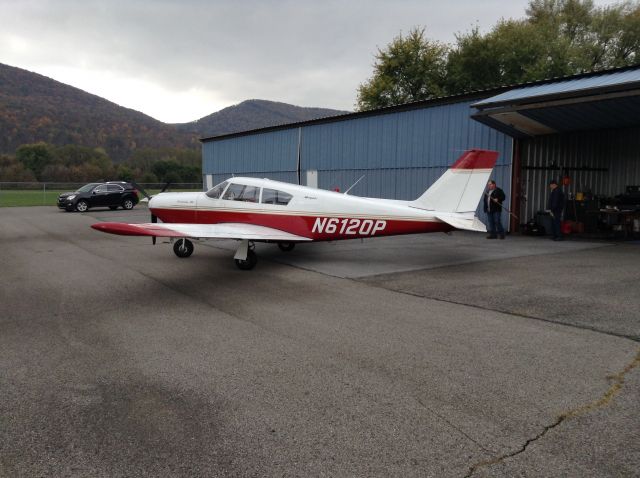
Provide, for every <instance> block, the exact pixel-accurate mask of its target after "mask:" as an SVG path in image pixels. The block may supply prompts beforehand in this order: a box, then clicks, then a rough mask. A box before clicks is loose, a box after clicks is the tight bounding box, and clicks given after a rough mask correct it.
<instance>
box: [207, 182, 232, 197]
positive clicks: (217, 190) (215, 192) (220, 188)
mask: <svg viewBox="0 0 640 478" xmlns="http://www.w3.org/2000/svg"><path fill="white" fill-rule="evenodd" d="M227 184H229V183H228V182H227V181H224V182H221V183H220V184H218V185H217V186H214V187H212V188H211V189H209V190H208V191H207V192H206V194H207V196H209V197H210V198H211V199H220V196H222V193H223V192H224V190H225V188H226V187H227Z"/></svg>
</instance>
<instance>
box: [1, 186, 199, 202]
mask: <svg viewBox="0 0 640 478" xmlns="http://www.w3.org/2000/svg"><path fill="white" fill-rule="evenodd" d="M85 184H86V183H55V182H44V183H39V182H0V207H6V206H55V205H56V201H57V199H58V195H59V194H60V193H63V192H66V191H75V190H77V189H78V188H80V187H82V186H84V185H85ZM138 184H139V185H140V187H142V188H144V190H145V191H146V192H147V193H148V194H156V193H158V192H160V191H161V190H162V188H163V187H164V186H165V183H138ZM202 190H203V188H202V183H176V184H170V185H169V187H168V188H167V191H202Z"/></svg>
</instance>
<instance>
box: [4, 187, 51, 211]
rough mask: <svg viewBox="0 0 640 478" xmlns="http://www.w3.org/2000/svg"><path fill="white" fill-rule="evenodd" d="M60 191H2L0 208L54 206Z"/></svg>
mask: <svg viewBox="0 0 640 478" xmlns="http://www.w3.org/2000/svg"><path fill="white" fill-rule="evenodd" d="M60 192H61V191H42V190H35V191H29V190H16V191H14V190H2V191H0V207H7V206H55V205H56V201H57V200H58V194H60Z"/></svg>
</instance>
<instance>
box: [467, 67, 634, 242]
mask: <svg viewBox="0 0 640 478" xmlns="http://www.w3.org/2000/svg"><path fill="white" fill-rule="evenodd" d="M473 106H474V107H475V108H476V113H475V114H474V115H473V118H474V119H476V120H478V121H480V122H482V123H485V124H487V125H489V126H491V127H493V128H495V129H498V130H499V131H502V132H504V133H507V134H509V135H510V136H512V137H513V138H514V139H515V144H514V160H513V161H514V163H513V177H512V191H513V194H512V200H511V209H512V211H514V212H516V213H519V214H517V215H518V217H519V220H518V221H515V220H513V222H512V230H517V229H518V226H519V225H522V224H524V223H526V222H529V221H530V220H532V219H537V220H538V222H541V221H544V215H543V214H539V212H540V211H544V209H545V208H546V203H547V198H548V194H549V187H548V184H549V181H551V180H552V179H555V180H557V181H558V183H559V184H560V185H561V187H562V188H563V191H564V192H565V197H566V199H567V202H566V207H565V213H564V217H565V219H567V220H570V221H572V225H573V229H574V230H575V231H584V232H598V231H599V230H600V231H602V230H605V229H607V228H608V230H610V231H611V230H613V231H617V230H619V231H621V232H622V233H623V235H624V236H625V237H626V236H628V235H629V234H634V233H636V234H637V233H638V232H639V231H637V230H638V229H639V228H640V67H633V68H624V69H617V70H608V71H606V72H600V73H592V74H587V75H579V76H575V77H568V78H564V79H561V80H555V81H545V82H539V83H533V84H530V85H527V86H523V87H519V88H515V89H512V90H509V91H507V92H505V93H502V94H499V95H497V96H494V97H492V98H488V99H486V100H482V101H480V102H477V103H475V104H474V105H473Z"/></svg>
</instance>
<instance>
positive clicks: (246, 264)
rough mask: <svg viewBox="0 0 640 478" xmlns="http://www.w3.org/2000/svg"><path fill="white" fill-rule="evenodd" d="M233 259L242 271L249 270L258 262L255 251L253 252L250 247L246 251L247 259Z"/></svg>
mask: <svg viewBox="0 0 640 478" xmlns="http://www.w3.org/2000/svg"><path fill="white" fill-rule="evenodd" d="M235 261H236V265H237V266H238V269H241V270H243V271H250V270H251V269H253V268H254V267H255V266H256V264H257V263H258V256H257V255H256V253H255V252H253V251H252V250H251V249H249V250H248V251H247V259H246V260H244V261H243V260H241V259H235Z"/></svg>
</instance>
